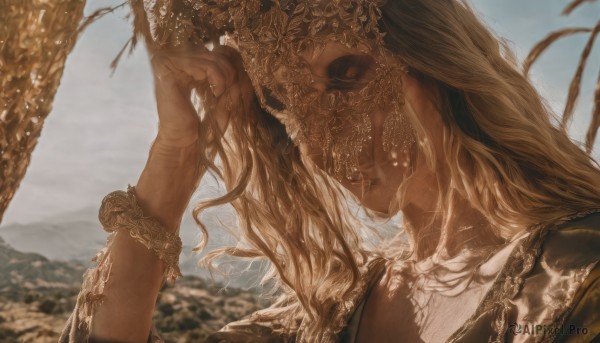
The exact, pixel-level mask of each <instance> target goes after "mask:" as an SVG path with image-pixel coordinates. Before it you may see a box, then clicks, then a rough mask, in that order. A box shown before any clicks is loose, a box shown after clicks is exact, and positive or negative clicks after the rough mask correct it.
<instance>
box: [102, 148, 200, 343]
mask: <svg viewBox="0 0 600 343" xmlns="http://www.w3.org/2000/svg"><path fill="white" fill-rule="evenodd" d="M197 156H198V151H197V146H196V144H195V143H193V144H190V145H188V146H186V147H173V146H167V145H165V144H164V142H163V141H162V140H161V139H160V138H158V139H157V140H156V141H155V143H154V144H153V146H152V149H151V150H150V156H149V158H148V162H147V164H146V166H145V168H144V170H143V171H142V174H141V176H140V178H139V180H138V183H137V185H136V191H135V193H136V198H137V200H138V204H139V205H140V207H141V209H142V210H143V212H144V214H145V215H146V216H151V217H153V218H155V219H157V220H158V221H159V222H160V223H161V224H162V225H163V226H164V229H166V230H168V231H170V232H173V233H175V234H178V229H179V223H180V220H181V217H182V215H183V213H184V211H185V208H186V207H187V204H188V203H189V200H190V198H191V195H192V193H193V191H194V189H195V188H196V186H197V184H198V181H199V178H200V176H201V173H202V170H201V169H200V168H199V166H198V165H197V162H196V161H197V160H198V159H197ZM109 254H110V260H111V262H110V263H111V270H110V278H109V282H108V283H107V285H106V288H105V290H104V292H103V299H104V300H103V303H102V305H101V306H100V307H99V308H98V310H97V312H96V313H95V314H94V319H93V321H92V328H91V340H92V341H94V340H97V341H111V340H112V341H119V342H145V340H146V339H147V336H148V333H149V331H150V327H151V322H152V314H153V311H154V305H155V302H156V297H157V295H158V292H159V290H160V287H161V285H162V283H163V281H164V271H165V265H164V263H163V261H161V260H160V259H159V258H158V256H157V255H156V253H155V252H154V251H152V250H150V249H148V248H146V247H145V246H144V245H143V244H141V243H140V242H138V241H136V240H135V239H133V238H132V237H131V236H130V235H129V234H128V232H127V231H126V230H117V232H116V234H115V235H114V237H113V239H112V243H111V244H110V247H109Z"/></svg>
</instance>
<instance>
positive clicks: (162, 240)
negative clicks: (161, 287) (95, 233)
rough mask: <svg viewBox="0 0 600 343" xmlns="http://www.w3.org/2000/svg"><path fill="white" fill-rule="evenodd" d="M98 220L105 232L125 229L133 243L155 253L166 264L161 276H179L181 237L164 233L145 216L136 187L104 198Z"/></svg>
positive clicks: (173, 277)
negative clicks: (137, 243)
mask: <svg viewBox="0 0 600 343" xmlns="http://www.w3.org/2000/svg"><path fill="white" fill-rule="evenodd" d="M98 219H99V220H100V223H102V226H104V230H106V231H107V232H110V233H112V232H115V231H117V230H119V229H125V230H127V231H129V235H131V237H133V238H134V239H135V240H136V241H138V242H140V243H142V244H143V245H144V246H146V248H148V249H150V250H152V251H154V253H156V255H157V256H158V258H159V259H161V260H162V261H163V262H164V263H165V266H166V268H165V273H164V277H166V278H168V279H171V280H175V279H177V278H178V277H180V276H182V275H181V271H180V270H179V254H181V250H182V243H181V238H180V237H179V235H177V234H174V233H171V232H169V231H167V229H166V228H165V227H164V225H163V224H161V223H160V222H159V221H158V220H157V219H156V218H154V217H151V216H146V215H144V212H143V211H142V209H141V207H140V206H139V203H138V200H137V197H136V195H135V187H133V186H131V185H128V186H127V192H125V191H114V192H112V193H110V194H108V195H107V196H105V197H104V199H102V205H101V206H100V211H99V213H98Z"/></svg>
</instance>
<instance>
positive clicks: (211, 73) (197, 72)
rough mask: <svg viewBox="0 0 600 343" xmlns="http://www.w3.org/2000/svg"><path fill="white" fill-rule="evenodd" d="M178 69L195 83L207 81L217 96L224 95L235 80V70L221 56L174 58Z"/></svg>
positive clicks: (204, 55) (203, 55) (205, 55)
mask: <svg viewBox="0 0 600 343" xmlns="http://www.w3.org/2000/svg"><path fill="white" fill-rule="evenodd" d="M173 59H174V60H175V64H176V65H177V67H178V68H179V69H180V70H181V71H182V72H184V73H186V74H188V75H190V76H192V78H193V79H194V80H195V81H206V82H208V83H209V85H210V88H211V90H212V92H213V94H214V95H215V96H219V95H221V94H223V92H224V91H225V89H226V88H227V87H229V86H230V85H231V84H232V83H233V82H234V80H235V70H234V68H233V67H232V66H231V65H230V63H228V62H227V61H226V60H224V59H223V58H222V57H221V56H217V55H213V54H206V53H205V54H202V55H195V56H193V55H192V56H175V57H173Z"/></svg>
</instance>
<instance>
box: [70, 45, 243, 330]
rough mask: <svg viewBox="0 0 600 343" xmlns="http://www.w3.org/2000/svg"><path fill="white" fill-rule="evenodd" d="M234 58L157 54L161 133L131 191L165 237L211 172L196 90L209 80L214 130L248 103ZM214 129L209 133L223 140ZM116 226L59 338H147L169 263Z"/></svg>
mask: <svg viewBox="0 0 600 343" xmlns="http://www.w3.org/2000/svg"><path fill="white" fill-rule="evenodd" d="M236 56H237V55H236V53H235V51H232V50H231V49H229V48H223V47H220V48H219V49H217V50H215V51H213V52H208V51H202V52H195V53H187V54H185V55H182V54H177V55H174V54H165V55H160V56H152V66H153V72H154V81H155V93H156V100H157V108H158V116H159V131H158V135H157V137H156V139H155V141H154V143H153V145H152V148H151V149H150V154H149V157H148V160H147V163H146V166H145V167H144V169H143V171H142V173H141V175H140V178H139V180H138V182H137V185H136V187H135V192H131V191H130V193H134V195H133V196H134V198H136V199H137V203H138V204H139V209H141V211H142V212H143V214H144V216H147V217H149V218H148V220H151V221H154V222H155V223H157V226H158V227H160V229H161V230H165V232H166V234H165V235H163V236H170V237H171V238H173V237H176V238H177V239H178V234H179V224H180V222H181V218H182V215H183V213H184V211H185V209H186V207H187V205H188V203H189V201H190V198H191V195H192V193H193V192H194V190H195V189H196V187H197V186H198V183H199V180H200V178H201V177H202V175H203V174H204V172H205V171H206V166H204V165H202V163H201V159H200V154H201V153H202V151H200V149H201V148H200V146H201V144H199V141H200V139H201V138H203V139H204V138H206V137H200V136H199V135H200V134H201V132H207V130H200V128H201V127H200V126H201V125H203V122H201V121H200V118H199V117H198V115H197V113H196V110H195V108H194V106H193V104H192V101H191V100H190V99H191V92H192V89H193V88H194V87H195V86H200V87H207V86H209V85H210V88H211V89H212V92H213V94H214V96H215V97H216V98H215V99H212V100H214V103H215V104H216V105H215V107H214V108H212V109H211V111H210V115H213V116H216V117H215V119H217V123H218V128H219V129H218V130H216V131H220V132H223V131H225V129H226V126H227V122H228V120H229V115H230V113H229V111H230V109H231V108H239V106H233V107H232V106H231V103H230V102H236V101H238V102H244V101H247V99H248V98H247V97H246V95H250V94H251V86H250V83H249V82H248V80H247V77H246V76H245V74H244V73H243V72H241V65H240V64H239V61H238V63H232V57H233V59H234V60H235V57H236ZM210 132H212V135H213V136H214V137H212V138H211V139H220V138H221V137H220V136H218V133H215V131H210ZM204 140H206V139H204ZM209 156H214V154H210V153H209ZM123 194H124V193H123ZM113 230H114V232H113V233H112V234H111V237H110V238H109V243H108V244H107V248H106V249H105V250H104V251H103V252H101V253H100V254H99V255H98V261H97V262H98V267H97V268H95V269H91V270H89V271H88V272H86V275H85V280H84V287H83V288H82V291H81V293H80V295H79V297H78V301H77V307H76V309H75V310H74V312H73V314H72V315H71V318H70V319H69V323H68V324H67V327H66V328H65V331H64V332H63V335H62V336H61V339H60V342H75V341H76V342H81V340H82V339H85V338H86V337H87V336H88V334H89V341H90V342H146V341H147V340H148V335H149V332H150V329H151V325H152V324H151V320H152V314H153V311H154V305H155V302H156V298H157V295H158V292H159V290H160V288H161V285H162V284H163V282H164V281H165V278H164V275H165V268H166V267H167V266H166V265H165V262H164V261H163V260H161V259H160V258H159V257H158V255H157V253H156V251H153V250H151V249H148V248H147V247H146V246H145V245H144V244H142V243H140V241H139V240H138V239H135V238H132V235H131V234H130V230H129V229H128V228H113ZM105 281H106V283H105V284H103V283H104V282H105ZM85 283H87V284H88V285H87V286H86V285H85ZM101 284H102V285H101ZM94 299H101V300H100V301H96V300H94Z"/></svg>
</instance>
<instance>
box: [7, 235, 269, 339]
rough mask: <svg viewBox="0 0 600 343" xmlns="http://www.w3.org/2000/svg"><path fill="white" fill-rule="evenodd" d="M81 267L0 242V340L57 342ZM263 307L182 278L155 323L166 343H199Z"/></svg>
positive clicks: (166, 295)
mask: <svg viewBox="0 0 600 343" xmlns="http://www.w3.org/2000/svg"><path fill="white" fill-rule="evenodd" d="M85 268H86V267H85V265H84V263H80V262H64V261H53V260H49V259H47V258H46V257H44V256H42V255H39V254H35V253H23V252H19V251H17V250H15V249H13V248H12V247H11V246H10V245H8V244H7V243H5V242H4V240H2V239H1V238H0V342H3V343H11V342H36V343H37V342H40V343H45V342H56V341H57V338H58V336H59V333H60V331H61V329H62V327H63V326H64V324H65V321H66V319H67V317H68V316H69V314H70V312H71V311H72V309H73V307H74V304H75V299H76V296H77V293H78V291H79V285H80V282H81V275H82V274H83V272H84V270H85ZM265 304H266V302H265V301H264V300H260V298H258V297H257V296H256V294H255V293H253V292H249V291H244V290H239V289H235V288H229V287H228V288H226V289H225V288H223V286H222V285H220V284H216V283H214V282H212V281H206V280H204V279H201V278H199V277H196V276H186V277H184V278H182V279H180V280H178V281H177V282H176V283H175V284H174V285H171V286H167V287H165V289H163V292H162V293H161V295H160V296H159V299H158V303H157V306H156V312H155V315H154V324H155V325H156V328H157V329H158V331H159V332H160V333H161V335H162V336H163V338H164V339H165V340H166V341H167V342H202V341H203V338H205V337H206V336H207V335H208V334H209V333H211V332H214V331H216V330H218V329H219V328H221V327H222V326H223V325H225V324H226V323H228V322H230V321H233V320H236V319H239V318H241V317H243V316H245V315H247V314H249V313H251V312H254V311H256V310H258V309H259V308H261V307H264V305H265Z"/></svg>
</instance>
